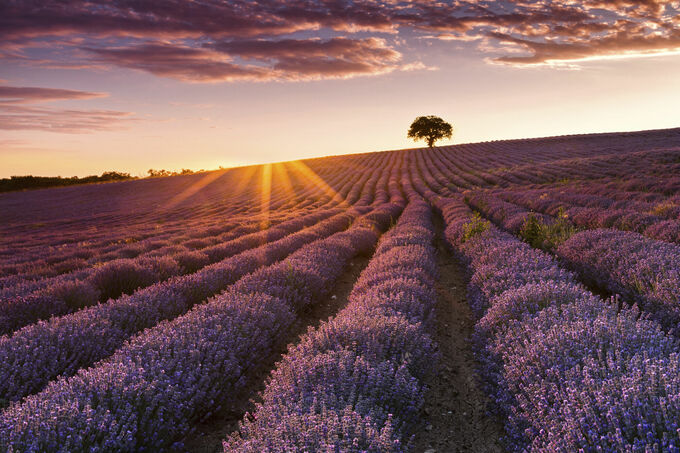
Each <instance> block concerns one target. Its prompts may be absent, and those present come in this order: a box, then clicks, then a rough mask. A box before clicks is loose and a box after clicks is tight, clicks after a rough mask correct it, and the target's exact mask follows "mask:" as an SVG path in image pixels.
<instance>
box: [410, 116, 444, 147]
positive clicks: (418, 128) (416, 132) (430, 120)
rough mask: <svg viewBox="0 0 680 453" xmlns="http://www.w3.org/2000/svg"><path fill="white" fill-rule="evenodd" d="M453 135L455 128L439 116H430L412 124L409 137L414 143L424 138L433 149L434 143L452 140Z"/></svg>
mask: <svg viewBox="0 0 680 453" xmlns="http://www.w3.org/2000/svg"><path fill="white" fill-rule="evenodd" d="M452 133H453V127H451V125H450V124H449V123H447V122H446V121H444V120H443V119H441V118H439V117H438V116H434V115H429V116H419V117H418V118H416V119H415V120H414V121H413V123H411V128H410V129H409V130H408V135H407V137H408V138H412V139H413V140H414V141H416V140H420V139H421V138H422V139H424V140H426V141H427V146H429V147H430V148H432V147H433V146H434V142H436V141H437V140H439V139H441V138H451V134H452Z"/></svg>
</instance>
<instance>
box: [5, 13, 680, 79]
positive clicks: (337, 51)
mask: <svg viewBox="0 0 680 453" xmlns="http://www.w3.org/2000/svg"><path fill="white" fill-rule="evenodd" d="M679 17H680V2H678V1H666V0H635V1H633V0H585V1H581V2H575V1H573V0H485V1H466V0H440V1H436V2H435V1H432V0H268V1H264V0H260V1H244V0H222V1H220V0H211V1H203V2H187V1H184V0H165V1H163V2H149V1H142V0H110V1H108V2H106V3H105V4H101V3H97V2H90V1H86V0H45V1H42V2H34V1H29V0H24V1H17V2H3V3H2V4H1V5H0V30H1V31H0V37H1V38H2V39H0V42H1V43H2V44H0V48H1V49H0V50H2V52H0V58H5V59H17V60H27V61H33V62H34V63H36V64H41V65H50V64H51V65H52V66H53V67H87V65H101V64H108V65H115V66H120V67H126V68H133V69H137V70H141V71H146V72H149V73H152V74H155V75H158V76H161V77H171V78H175V79H179V80H185V81H191V82H216V81H240V80H252V81H262V80H308V79H318V78H338V77H355V76H360V75H372V74H383V73H386V72H390V71H394V70H400V68H402V67H411V68H414V67H416V66H413V63H405V62H403V61H400V60H401V59H402V53H403V52H402V51H400V43H401V42H403V40H404V38H403V36H407V37H408V38H411V37H415V38H423V37H429V38H431V39H441V40H442V41H445V40H446V41H459V42H470V43H475V42H476V43H477V44H478V46H479V47H478V51H479V52H480V53H481V54H483V55H482V56H483V57H485V58H488V59H490V60H491V61H493V62H495V63H502V64H511V65H536V64H546V63H552V62H555V61H565V62H568V61H577V60H582V59H584V58H598V57H602V58H606V57H610V56H612V55H620V56H628V55H634V54H640V53H643V54H650V53H658V54H663V53H666V52H669V51H676V50H679V49H680V38H679V37H678V33H679V32H678V28H679V27H680V19H679ZM408 38H406V39H408ZM83 41H85V42H87V47H86V49H87V52H86V54H85V55H80V54H78V52H81V53H82V50H83V44H82V42H83ZM490 42H491V43H495V45H490V44H489V43H490ZM45 44H47V47H49V46H50V45H51V46H52V47H53V48H55V49H58V50H59V51H58V52H55V54H54V55H52V56H51V57H47V58H46V57H45V56H44V55H43V54H41V55H40V57H37V56H33V55H31V49H34V48H36V47H39V46H40V45H43V48H45ZM452 49H453V51H455V49H456V48H455V47H452ZM69 55H70V56H69ZM67 60H72V61H67ZM409 65H411V66H409ZM425 66H426V65H425Z"/></svg>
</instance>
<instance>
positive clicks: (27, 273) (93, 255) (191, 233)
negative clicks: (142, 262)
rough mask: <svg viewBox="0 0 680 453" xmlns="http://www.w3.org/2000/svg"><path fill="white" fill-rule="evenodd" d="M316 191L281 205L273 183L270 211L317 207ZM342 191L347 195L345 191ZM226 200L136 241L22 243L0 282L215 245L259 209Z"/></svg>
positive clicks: (281, 193)
mask: <svg viewBox="0 0 680 453" xmlns="http://www.w3.org/2000/svg"><path fill="white" fill-rule="evenodd" d="M349 177H350V175H347V174H345V175H342V174H337V175H335V179H337V180H341V178H342V180H343V183H346V182H347V179H348V178H349ZM351 177H353V178H356V175H351ZM355 182H356V181H355ZM346 187H348V189H347V190H349V187H351V186H346ZM251 191H252V189H251ZM318 191H319V189H318V188H317V187H315V186H313V185H307V186H304V187H303V190H302V192H301V193H300V196H302V197H303V198H302V199H303V200H305V199H306V201H299V202H296V203H295V204H293V205H291V206H288V205H286V206H283V205H282V204H283V202H284V201H286V200H289V199H290V198H291V193H290V192H289V191H286V190H284V188H282V187H274V188H273V189H272V193H271V195H270V196H269V206H268V209H269V212H270V213H272V214H273V215H274V218H275V217H276V215H277V213H278V212H281V211H289V210H290V209H294V210H300V209H302V208H314V207H315V206H316V207H318V206H320V204H323V203H319V202H318V201H317V202H315V201H314V195H315V194H318ZM344 195H347V192H346V193H345V194H344ZM241 197H242V198H245V199H252V198H254V196H253V194H251V193H249V192H247V193H245V194H243V195H241ZM258 201H259V200H258ZM225 204H226V205H227V206H231V209H228V208H226V209H228V210H227V211H225V210H224V209H220V210H217V211H216V212H214V213H210V214H206V215H201V214H200V213H198V212H197V213H195V216H194V217H193V218H190V219H181V221H179V222H178V221H175V222H172V224H165V223H164V224H163V228H162V230H161V231H158V230H157V229H156V227H157V226H158V225H156V224H152V226H153V227H154V228H153V231H151V232H149V233H147V237H146V238H144V239H142V240H138V239H137V238H139V235H140V234H139V232H135V233H134V234H133V233H132V232H128V233H127V237H128V238H129V237H130V235H131V234H133V236H132V237H133V238H134V239H135V242H133V243H131V244H127V243H126V242H125V241H123V242H122V243H120V242H115V241H114V243H111V238H107V239H106V240H105V241H103V242H94V243H93V242H92V238H91V234H90V232H89V231H87V230H85V231H83V233H82V234H83V235H84V237H87V238H88V241H87V243H86V244H87V246H82V247H81V246H76V247H63V248H58V249H56V250H51V251H48V252H49V253H48V254H46V253H45V247H42V248H41V249H40V250H39V251H38V252H37V255H32V254H30V253H27V252H26V250H27V248H26V247H24V248H23V252H22V253H19V254H17V256H15V257H13V259H12V260H7V262H5V263H4V264H3V268H4V269H7V270H10V269H11V267H12V262H16V261H17V260H21V259H29V261H28V262H27V263H25V265H24V266H15V267H17V269H15V270H17V271H20V270H21V271H22V272H19V273H16V274H14V275H12V276H8V277H5V278H3V279H0V282H2V283H1V285H2V286H3V287H7V286H8V285H9V284H11V283H12V282H13V281H16V280H17V279H21V278H23V279H31V278H32V277H33V276H41V275H42V274H47V275H46V276H49V275H50V274H53V273H54V272H60V271H69V270H75V269H78V268H82V267H86V266H88V265H92V264H96V263H101V262H106V261H109V260H113V259H118V258H134V257H138V256H140V255H141V254H142V253H149V252H152V253H154V254H158V253H162V249H160V250H158V247H159V245H161V247H162V245H165V244H170V245H171V246H177V245H180V244H182V243H184V242H186V243H187V247H189V248H201V247H207V246H208V245H214V244H208V243H206V242H207V240H208V238H209V237H210V236H216V235H218V234H220V233H222V232H225V231H228V230H229V229H230V228H233V226H232V224H238V223H240V222H243V221H244V220H245V221H247V222H249V223H252V222H253V221H254V220H256V219H257V217H258V215H257V212H248V211H252V209H253V208H255V209H256V210H259V209H261V208H260V203H253V202H251V203H248V204H247V205H246V206H245V207H242V206H240V203H239V202H238V200H230V201H229V203H225ZM239 216H240V218H239ZM226 219H228V224H229V225H227V226H225V225H224V222H225V220H226ZM261 220H262V221H266V220H268V219H265V218H262V219H261ZM99 228H100V229H101V230H103V231H107V227H106V225H105V224H104V225H100V226H99ZM110 233H111V232H110ZM216 240H217V241H219V238H216ZM215 243H217V242H215ZM157 250H158V251H157ZM85 259H87V260H85ZM24 268H25V269H24ZM55 275H56V274H55ZM10 277H12V278H10Z"/></svg>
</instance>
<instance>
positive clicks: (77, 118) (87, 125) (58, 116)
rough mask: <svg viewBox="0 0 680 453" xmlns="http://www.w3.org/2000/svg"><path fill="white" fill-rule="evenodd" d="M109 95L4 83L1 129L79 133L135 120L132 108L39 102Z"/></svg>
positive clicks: (0, 94)
mask: <svg viewBox="0 0 680 453" xmlns="http://www.w3.org/2000/svg"><path fill="white" fill-rule="evenodd" d="M105 96H107V94H106V93H92V92H87V91H77V90H66V89H60V88H42V87H14V86H0V130H40V131H47V132H62V133H71V134H79V133H87V132H93V131H104V130H114V129H120V128H121V127H124V125H126V124H127V123H129V122H130V121H134V118H133V117H132V116H133V114H132V113H130V112H119V111H114V110H102V109H88V110H82V109H66V108H56V107H42V106H40V105H39V104H42V103H45V102H51V101H64V100H84V99H92V98H100V97H105ZM27 104H28V105H27Z"/></svg>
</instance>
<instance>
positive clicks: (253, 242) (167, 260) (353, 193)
mask: <svg viewBox="0 0 680 453" xmlns="http://www.w3.org/2000/svg"><path fill="white" fill-rule="evenodd" d="M388 176H389V172H385V173H384V174H383V175H381V177H380V178H382V179H385V178H386V177H388ZM380 178H378V175H371V174H368V173H366V174H363V175H359V177H358V179H357V178H346V179H347V180H346V182H345V184H344V186H343V189H345V191H344V194H346V195H347V200H345V199H344V198H343V195H342V194H338V196H337V197H336V199H335V200H334V201H332V202H331V203H329V205H331V206H332V205H333V204H338V203H342V204H343V205H344V206H347V205H348V203H349V202H356V203H357V204H364V205H365V204H368V203H370V202H371V201H373V197H372V195H373V193H374V191H375V190H376V184H378V183H379V182H380V181H379V179H380ZM383 183H384V184H383V185H385V186H386V185H387V182H386V181H383ZM365 186H367V187H365ZM364 188H366V189H367V190H363V189H364ZM381 193H382V194H383V195H384V196H382V197H381V199H382V201H383V202H384V201H386V200H387V199H389V196H387V195H386V189H385V188H382V187H381V190H379V191H378V196H380V195H381ZM322 208H323V206H317V207H316V209H322ZM304 213H305V211H301V210H299V211H294V212H292V213H290V214H288V217H291V216H293V217H297V216H302V215H304ZM309 216H311V217H312V218H316V219H317V220H320V219H322V218H324V217H323V215H322V216H321V217H317V216H318V213H312V214H309ZM281 220H282V221H284V220H286V217H282V218H281ZM276 223H278V222H274V224H276ZM250 227H251V229H252V230H254V231H257V232H251V234H248V235H245V236H241V237H238V239H234V240H232V241H227V242H224V243H220V244H216V245H212V246H209V247H206V248H204V249H202V250H201V251H193V252H180V253H178V254H177V255H172V254H170V255H165V256H154V257H153V258H152V257H140V258H135V259H128V260H116V261H113V262H109V263H108V264H107V265H105V266H101V267H96V268H89V269H86V270H83V271H79V272H77V273H74V274H65V275H61V276H58V277H55V278H48V279H42V280H40V281H37V282H31V285H29V286H28V288H23V286H22V288H21V289H28V290H31V289H33V288H34V286H35V285H40V286H44V288H42V289H37V290H34V291H32V292H30V291H29V292H28V293H27V294H22V293H13V294H10V297H7V298H6V299H5V300H2V303H1V304H0V334H6V333H10V332H12V331H14V330H16V329H17V328H20V327H22V326H24V325H28V324H30V323H33V322H35V321H37V320H39V319H45V318H47V317H49V316H51V315H63V314H66V313H69V312H72V311H76V310H78V309H80V308H83V307H86V306H89V305H93V304H94V303H96V302H98V301H105V300H107V299H109V298H117V297H118V296H120V295H121V294H129V293H131V292H133V291H134V290H136V289H138V288H140V287H145V286H148V285H150V284H153V283H155V282H158V281H163V280H166V279H167V278H169V277H172V276H175V275H183V274H190V273H192V272H195V271H197V270H198V269H200V268H201V267H203V266H205V265H208V264H210V263H215V262H218V261H221V260H223V259H225V258H227V257H229V256H232V255H234V254H235V253H239V252H240V251H243V250H247V249H249V248H252V247H256V246H258V245H260V244H262V243H265V242H267V241H272V240H276V239H279V238H280V237H282V236H283V235H285V234H286V230H285V229H282V230H281V229H279V230H273V231H270V230H265V231H261V232H260V231H259V230H260V228H259V225H257V224H253V225H250ZM245 232H246V231H244V229H243V228H237V229H235V230H234V231H233V232H232V233H231V235H230V236H227V237H225V239H227V238H230V237H237V236H239V233H241V234H242V233H245ZM19 286H21V285H19ZM3 299H4V298H3Z"/></svg>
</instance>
